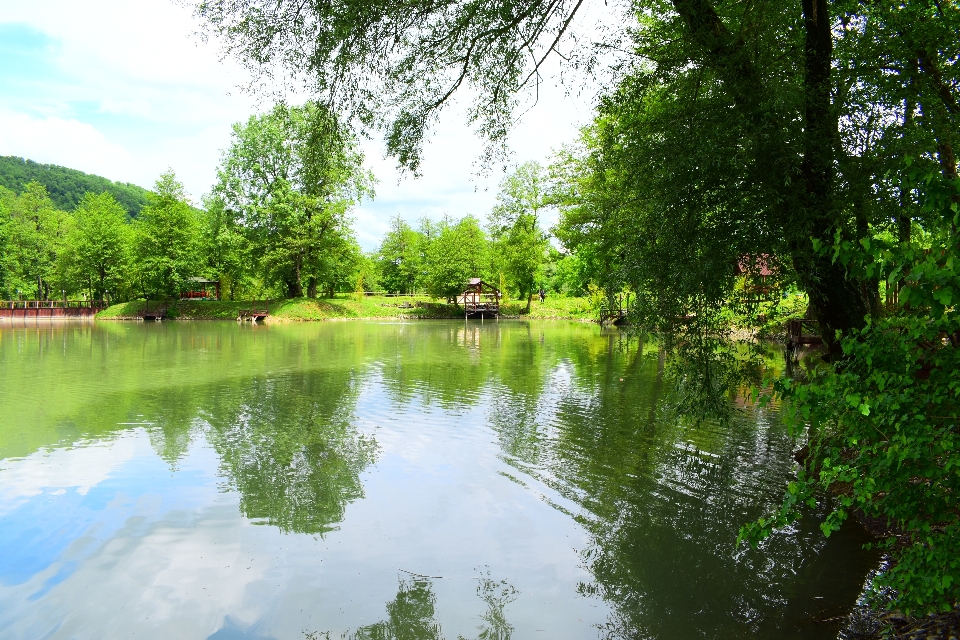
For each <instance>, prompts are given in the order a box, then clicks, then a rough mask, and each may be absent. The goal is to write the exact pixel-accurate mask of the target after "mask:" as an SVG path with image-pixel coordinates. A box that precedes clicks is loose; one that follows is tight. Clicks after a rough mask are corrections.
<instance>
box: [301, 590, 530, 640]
mask: <svg viewBox="0 0 960 640" xmlns="http://www.w3.org/2000/svg"><path fill="white" fill-rule="evenodd" d="M477 596H478V597H479V598H480V599H481V600H483V601H484V603H486V605H487V610H486V612H485V613H484V614H483V615H482V616H480V618H481V620H483V624H482V625H481V626H480V628H479V630H478V634H477V636H476V637H477V640H510V638H511V635H512V634H513V626H512V625H511V624H510V623H509V622H507V618H506V615H505V614H504V611H503V609H504V607H506V606H507V605H508V604H510V603H511V602H513V601H514V600H516V599H517V590H516V589H514V588H513V586H511V585H510V584H509V583H508V582H507V581H506V580H501V581H500V582H496V581H494V580H491V579H490V578H489V577H481V578H480V582H479V584H478V585H477ZM436 606H437V596H436V595H435V594H434V593H433V582H432V581H431V580H430V579H428V578H411V579H402V578H401V580H400V586H399V588H398V589H397V596H396V597H395V598H394V599H393V600H392V601H391V602H388V603H387V619H386V620H381V621H380V622H377V623H374V624H371V625H367V626H364V627H360V628H359V629H357V630H356V631H354V632H353V633H350V632H347V633H344V634H342V635H341V636H340V637H341V639H342V640H443V637H444V636H443V632H442V630H441V629H440V623H439V622H438V621H437V616H436ZM305 635H306V637H307V638H308V639H309V640H321V639H322V640H330V638H331V637H332V636H331V635H330V633H329V632H324V633H307V634H305ZM457 639H458V640H466V638H465V637H464V636H462V635H458V636H457Z"/></svg>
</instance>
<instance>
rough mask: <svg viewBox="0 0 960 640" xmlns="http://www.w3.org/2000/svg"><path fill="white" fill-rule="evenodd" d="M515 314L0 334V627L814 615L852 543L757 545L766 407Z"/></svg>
mask: <svg viewBox="0 0 960 640" xmlns="http://www.w3.org/2000/svg"><path fill="white" fill-rule="evenodd" d="M668 386H669V385H668V383H667V382H665V381H664V379H663V376H662V362H661V361H660V360H659V358H658V354H657V350H656V348H655V347H651V346H649V345H648V346H646V347H643V346H641V345H640V344H639V343H638V342H637V341H636V340H634V341H629V342H628V341H625V340H624V339H623V338H621V337H619V336H618V335H615V334H612V335H601V333H600V331H599V329H597V328H596V327H594V326H587V325H579V324H565V323H543V324H526V323H520V322H502V323H500V324H499V325H498V324H496V323H489V322H488V323H486V324H484V325H482V326H481V325H480V324H479V323H475V322H471V323H470V324H469V325H465V324H464V323H463V322H450V323H447V322H421V323H416V324H375V323H361V322H352V323H316V324H304V325H280V326H266V327H249V326H241V327H238V326H237V325H235V324H233V323H222V324H221V323H180V324H176V323H164V324H148V325H136V324H132V323H131V324H121V323H117V324H107V323H98V324H96V325H91V324H83V325H81V324H67V325H62V324H61V325H57V324H54V325H50V324H40V325H38V326H35V327H21V328H9V327H8V328H0V630H2V631H0V636H2V637H3V638H77V639H86V638H91V639H93V638H97V639H106V638H134V637H136V638H198V639H203V638H218V639H232V638H277V639H280V638H304V637H308V636H309V637H315V638H326V637H327V636H328V635H329V637H330V638H341V637H349V638H403V639H421V638H448V639H450V640H454V639H456V638H458V637H463V638H469V639H474V638H478V639H479V638H491V639H492V638H499V639H504V638H514V639H525V638H544V639H548V638H549V639H557V638H571V639H573V638H576V639H582V638H663V639H673V638H677V639H681V638H683V639H685V638H740V637H754V638H830V637H836V634H837V630H838V623H837V622H829V621H827V622H824V620H827V619H830V618H833V617H836V616H840V615H842V614H843V613H845V612H846V611H848V610H849V608H850V607H851V606H852V605H853V603H854V601H855V600H856V598H857V596H858V594H859V592H860V590H861V587H862V584H863V580H864V578H865V576H866V574H867V572H868V571H869V569H870V568H871V567H872V566H873V565H874V564H875V561H876V559H875V557H874V556H872V555H870V554H869V553H867V552H865V551H863V550H862V549H861V544H862V543H863V542H864V539H863V537H862V536H863V534H862V532H861V531H859V530H858V529H857V528H856V527H853V526H851V527H850V528H849V529H846V530H844V531H841V532H840V533H839V534H836V535H834V536H833V537H831V538H830V539H829V540H824V539H823V537H822V536H821V535H820V533H819V531H818V529H817V521H816V519H815V518H814V517H811V518H809V520H807V521H804V522H803V523H801V526H799V527H797V528H796V529H794V530H791V531H787V532H783V533H781V534H780V535H778V536H776V537H775V538H774V539H772V540H771V541H769V542H768V544H766V545H765V546H763V547H762V548H760V549H757V550H746V549H743V548H739V549H738V548H736V547H735V546H734V539H735V538H736V534H737V529H738V527H739V526H740V524H741V523H743V522H745V521H747V520H750V519H752V518H755V517H757V516H759V515H761V513H762V512H763V511H764V509H765V507H766V506H768V505H770V504H772V503H774V502H776V501H777V500H778V498H779V496H780V494H781V492H782V490H783V483H784V481H785V479H786V478H787V477H788V476H789V475H790V473H791V462H790V455H789V454H790V450H791V442H790V441H789V439H788V438H787V437H786V435H785V433H784V429H783V428H782V426H781V425H780V424H779V421H778V419H777V416H776V414H775V413H774V412H772V411H771V410H770V409H766V410H759V409H753V408H749V407H747V408H745V411H744V412H743V415H742V416H741V417H739V418H737V419H735V420H734V421H733V422H732V424H729V425H727V426H718V425H705V426H699V427H696V426H692V425H687V424H684V422H683V421H677V420H673V419H668V418H666V417H664V414H662V413H661V412H659V411H658V408H657V407H658V403H659V402H660V400H661V399H662V398H663V396H664V394H666V393H667V391H668Z"/></svg>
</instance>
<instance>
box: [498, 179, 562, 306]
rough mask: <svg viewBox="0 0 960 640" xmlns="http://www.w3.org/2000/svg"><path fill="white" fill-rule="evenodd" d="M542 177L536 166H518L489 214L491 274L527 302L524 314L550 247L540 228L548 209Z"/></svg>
mask: <svg viewBox="0 0 960 640" xmlns="http://www.w3.org/2000/svg"><path fill="white" fill-rule="evenodd" d="M546 182H547V180H546V175H545V172H544V169H543V167H541V166H540V164H539V163H537V162H527V163H524V164H522V165H520V166H519V167H518V168H517V170H516V171H514V172H513V173H512V174H510V175H508V176H507V177H506V178H504V180H503V184H502V185H501V186H500V194H499V195H498V196H497V205H496V206H495V207H494V208H493V211H492V213H491V214H490V224H489V228H490V236H491V238H492V240H493V247H492V250H493V255H494V264H495V267H494V270H495V271H498V272H500V273H503V274H504V275H505V276H506V278H507V282H508V283H509V284H510V285H511V286H512V287H514V288H515V289H516V290H517V291H518V292H519V294H520V298H521V299H523V298H526V299H527V313H529V312H530V302H531V300H532V299H533V292H534V290H535V289H536V286H537V282H538V280H539V279H540V278H541V277H542V275H543V274H542V268H543V263H544V261H545V260H546V255H547V247H548V246H549V244H550V241H549V238H548V236H547V234H546V233H544V232H543V230H542V229H541V228H540V216H541V212H542V211H543V209H544V208H546V207H547V206H548V192H547V184H546Z"/></svg>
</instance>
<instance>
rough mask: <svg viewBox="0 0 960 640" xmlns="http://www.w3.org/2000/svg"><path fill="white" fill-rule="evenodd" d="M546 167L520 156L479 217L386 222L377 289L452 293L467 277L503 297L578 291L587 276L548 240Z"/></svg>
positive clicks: (580, 265)
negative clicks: (492, 202) (522, 161)
mask: <svg viewBox="0 0 960 640" xmlns="http://www.w3.org/2000/svg"><path fill="white" fill-rule="evenodd" d="M553 191H554V188H553V187H551V186H550V183H549V180H548V171H547V170H545V169H544V168H543V167H542V166H541V165H540V164H538V163H536V162H527V163H525V164H523V165H521V166H520V167H518V168H517V169H516V170H515V171H514V172H513V173H511V174H509V175H508V176H507V177H506V179H505V180H504V181H503V184H502V186H501V192H500V194H499V196H498V200H497V204H496V206H495V207H494V209H493V211H492V212H491V213H490V214H489V215H488V216H487V221H486V223H483V222H481V221H480V220H478V219H477V218H474V217H472V216H466V217H464V218H461V219H459V220H457V219H454V218H452V217H449V216H448V217H445V218H443V219H442V220H440V221H439V222H437V221H432V220H429V219H422V220H421V221H420V224H419V227H418V228H416V229H414V228H413V227H411V226H410V224H409V223H407V222H406V221H405V220H403V219H401V218H399V217H397V218H394V219H393V220H392V221H391V226H390V230H389V231H388V232H387V234H386V235H385V236H384V239H383V242H382V243H381V245H380V248H379V250H378V251H377V252H376V253H375V254H374V255H373V262H374V264H373V267H374V268H373V269H372V273H373V274H374V277H376V278H377V281H376V284H377V286H379V287H380V288H381V289H383V290H385V291H389V292H393V293H413V292H421V293H428V294H430V295H434V296H437V297H448V298H454V297H455V296H456V295H457V294H459V293H461V292H462V291H463V285H464V283H465V282H466V281H467V280H469V279H470V278H475V277H480V278H483V279H484V280H486V281H487V282H489V283H490V284H492V285H494V286H495V287H497V288H499V289H501V290H502V291H503V292H504V293H505V294H506V295H508V296H512V297H515V298H516V299H518V300H520V301H524V302H526V303H527V309H528V310H529V303H530V301H531V299H532V297H533V295H534V294H535V293H537V292H538V291H539V290H540V289H541V288H542V289H544V290H545V291H549V292H550V293H551V294H561V295H571V296H579V295H583V294H584V293H585V292H586V291H587V287H588V286H589V285H590V284H591V283H592V282H593V280H592V277H593V275H594V274H593V273H592V272H590V271H589V270H588V269H586V268H585V267H584V265H583V263H582V261H581V260H580V259H579V258H578V257H577V255H576V254H571V253H563V252H561V251H560V250H558V249H557V248H556V247H554V246H553V245H552V244H551V243H550V236H549V235H548V233H547V232H546V231H545V229H544V225H543V214H544V211H545V210H546V209H547V208H549V207H552V206H554V204H555V202H554V196H553Z"/></svg>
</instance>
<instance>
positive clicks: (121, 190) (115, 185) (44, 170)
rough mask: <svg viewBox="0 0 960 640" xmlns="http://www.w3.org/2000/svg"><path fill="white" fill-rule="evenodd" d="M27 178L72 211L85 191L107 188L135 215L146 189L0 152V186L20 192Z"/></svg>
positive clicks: (57, 203) (144, 197)
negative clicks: (3, 154)
mask: <svg viewBox="0 0 960 640" xmlns="http://www.w3.org/2000/svg"><path fill="white" fill-rule="evenodd" d="M29 182H39V183H40V184H42V185H43V186H44V187H46V189H47V192H48V193H49V194H50V198H51V199H52V200H53V202H54V204H56V205H57V207H58V208H60V209H63V210H64V211H73V209H74V208H75V207H76V206H77V204H78V203H79V202H80V200H81V199H82V198H83V195H84V194H85V193H87V192H88V191H90V192H94V193H101V192H103V191H107V192H109V193H110V194H112V195H113V197H114V198H116V199H117V202H119V203H120V204H121V205H123V207H124V208H125V209H126V210H127V213H129V214H130V215H131V216H136V215H137V214H138V213H140V209H142V208H143V207H144V206H145V205H146V204H147V193H148V191H147V190H146V189H144V188H143V187H138V186H137V185H135V184H129V183H124V182H113V181H111V180H107V179H106V178H102V177H100V176H95V175H91V174H89V173H84V172H82V171H77V170H76V169H68V168H66V167H60V166H57V165H55V164H40V163H38V162H34V161H33V160H25V159H24V158H18V157H16V156H0V186H3V187H6V188H8V189H12V190H13V191H16V192H17V193H20V191H22V190H23V187H24V185H26V184H27V183H29Z"/></svg>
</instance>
